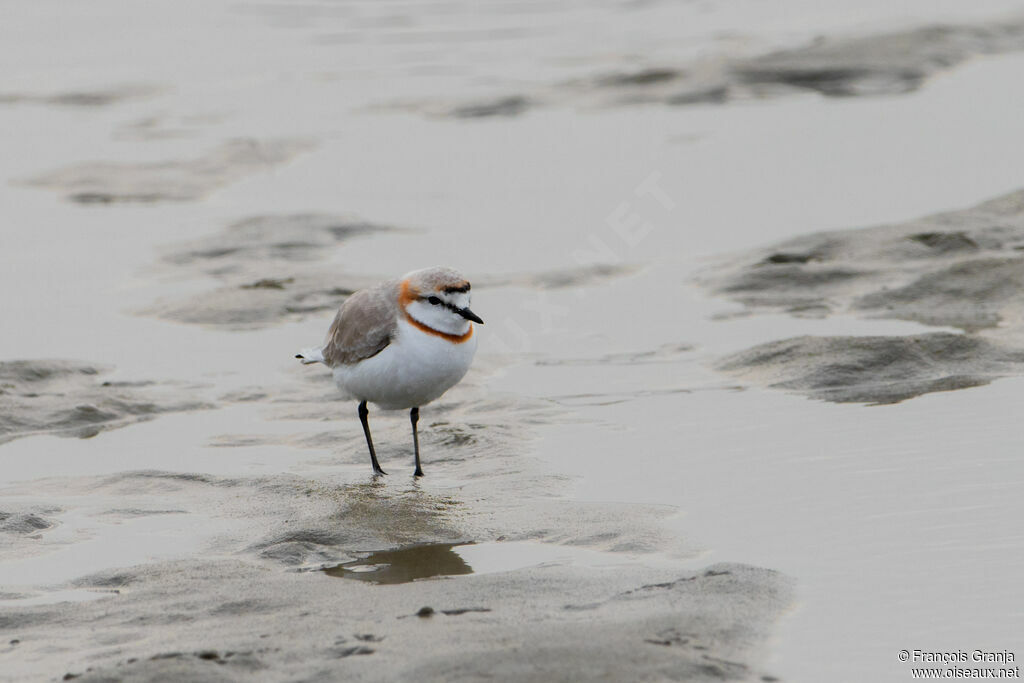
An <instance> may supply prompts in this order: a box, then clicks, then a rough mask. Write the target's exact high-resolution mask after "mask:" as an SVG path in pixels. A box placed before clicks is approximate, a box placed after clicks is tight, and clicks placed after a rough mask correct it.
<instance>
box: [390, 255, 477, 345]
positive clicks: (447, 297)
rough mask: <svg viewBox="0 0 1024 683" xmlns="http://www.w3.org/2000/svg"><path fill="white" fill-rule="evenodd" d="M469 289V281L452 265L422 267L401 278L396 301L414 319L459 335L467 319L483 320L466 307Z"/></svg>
mask: <svg viewBox="0 0 1024 683" xmlns="http://www.w3.org/2000/svg"><path fill="white" fill-rule="evenodd" d="M469 289H470V287H469V281H468V280H466V278H464V277H462V275H460V274H459V272H458V271H456V270H454V269H452V268H445V267H435V268H424V269H423V270H414V271H413V272H411V273H408V274H406V275H405V277H403V278H402V281H401V290H400V294H399V302H400V304H401V306H402V308H403V309H404V310H405V313H406V315H408V316H409V317H410V318H412V319H413V320H414V321H416V322H418V323H420V324H422V325H426V326H427V327H429V328H430V329H432V330H436V331H437V332H442V333H444V334H449V335H458V336H461V335H464V334H466V333H467V332H469V330H470V327H471V324H470V322H471V321H472V322H475V323H480V324H481V325H482V324H483V322H484V321H483V320H481V319H480V316H478V315H477V314H476V313H474V312H473V311H471V310H469V300H470V292H469Z"/></svg>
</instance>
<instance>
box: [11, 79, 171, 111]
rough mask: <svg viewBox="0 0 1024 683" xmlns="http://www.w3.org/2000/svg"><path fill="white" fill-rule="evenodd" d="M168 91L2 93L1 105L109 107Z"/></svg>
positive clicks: (136, 88)
mask: <svg viewBox="0 0 1024 683" xmlns="http://www.w3.org/2000/svg"><path fill="white" fill-rule="evenodd" d="M166 90H167V89H166V88H162V87H160V86H156V85H143V84H136V85H121V86H113V87H109V88H97V89H94V90H68V91H65V92H54V93H47V94H30V93H5V92H0V104H43V105H54V106H59V107H107V106H110V105H112V104H120V103H121V102H126V101H129V100H143V99H150V98H152V97H155V96H157V95H159V94H161V93H163V92H165V91H166Z"/></svg>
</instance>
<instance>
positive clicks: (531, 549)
mask: <svg viewBox="0 0 1024 683" xmlns="http://www.w3.org/2000/svg"><path fill="white" fill-rule="evenodd" d="M638 562H639V560H638V558H637V557H635V556H632V555H626V554H620V553H608V552H601V551H598V550H590V549H586V548H573V547H570V546H562V545H550V544H545V543H529V542H525V541H523V542H509V543H432V544H424V545H414V546H409V547H406V548H399V549H397V550H379V551H376V552H372V553H370V554H368V555H367V556H366V557H364V558H361V559H358V560H353V561H352V562H346V563H344V564H339V565H337V566H336V567H329V568H327V569H324V570H323V571H324V573H325V574H327V575H328V576H337V577H341V578H344V579H356V580H357V581H369V582H370V583H377V584H396V583H408V582H410V581H416V580H419V579H430V578H434V577H438V576H459V575H464V574H491V573H495V572H507V571H514V570H516V569H525V568H527V567H539V566H546V565H564V564H572V565H576V566H586V567H621V566H623V565H628V564H637V563H638Z"/></svg>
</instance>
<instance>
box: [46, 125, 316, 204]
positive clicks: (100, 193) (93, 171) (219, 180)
mask: <svg viewBox="0 0 1024 683" xmlns="http://www.w3.org/2000/svg"><path fill="white" fill-rule="evenodd" d="M312 148H313V144H312V143H311V142H310V141H308V140H300V139H283V140H252V139H239V140H232V141H230V142H227V143H224V144H222V145H221V146H220V147H217V148H215V149H212V150H210V151H209V152H207V153H206V154H204V155H202V156H199V157H196V158H194V159H180V160H172V161H161V162H153V163H117V162H106V161H95V162H85V163H80V164H74V165H72V166H68V167H66V168H62V169H58V170H56V171H51V172H49V173H45V174H43V175H41V176H38V177H36V178H33V179H31V180H29V181H27V184H29V185H35V186H39V187H46V188H50V189H53V190H56V191H58V192H61V193H64V194H65V195H66V196H67V198H68V199H70V200H71V201H74V202H78V203H81V204H113V203H121V202H128V203H155V202H168V201H173V202H187V201H196V200H198V199H202V198H203V197H205V196H206V195H208V194H209V193H211V192H213V191H214V190H216V189H219V188H221V187H223V186H225V185H228V184H230V183H232V182H235V181H237V180H240V179H242V178H244V177H245V176H248V175H252V174H253V173H258V172H260V171H265V170H267V169H269V168H272V167H274V166H278V165H280V164H283V163H285V162H287V161H289V160H291V159H292V158H294V157H295V156H297V155H299V154H300V153H302V152H306V151H309V150H310V149H312Z"/></svg>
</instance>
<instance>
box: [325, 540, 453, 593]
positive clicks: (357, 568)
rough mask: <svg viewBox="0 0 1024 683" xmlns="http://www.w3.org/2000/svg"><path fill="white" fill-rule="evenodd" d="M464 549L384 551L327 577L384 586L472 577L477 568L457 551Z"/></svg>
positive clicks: (429, 547) (443, 545)
mask: <svg viewBox="0 0 1024 683" xmlns="http://www.w3.org/2000/svg"><path fill="white" fill-rule="evenodd" d="M462 545H469V544H468V543H433V544H428V545H414V546H409V547H407V548H399V549H398V550H380V551H377V552H374V553H371V554H370V555H368V556H366V557H364V558H362V559H360V560H354V561H352V562H345V563H344V564H339V565H338V566H336V567H329V568H327V569H325V570H324V573H326V574H328V575H329V576H340V577H341V578H345V579H356V580H358V581H369V582H370V583H381V584H395V583H408V582H410V581H416V580H417V579H429V578H431V577H434V576H457V575H460V574H472V573H473V568H472V567H470V566H469V565H468V564H466V561H465V560H463V559H462V558H461V557H460V556H459V554H458V553H456V552H455V550H454V548H457V547H459V546H462Z"/></svg>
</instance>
